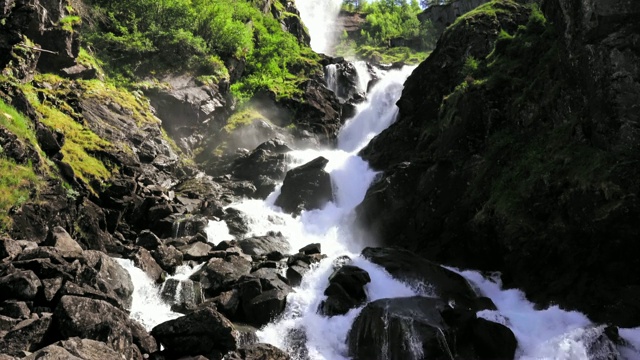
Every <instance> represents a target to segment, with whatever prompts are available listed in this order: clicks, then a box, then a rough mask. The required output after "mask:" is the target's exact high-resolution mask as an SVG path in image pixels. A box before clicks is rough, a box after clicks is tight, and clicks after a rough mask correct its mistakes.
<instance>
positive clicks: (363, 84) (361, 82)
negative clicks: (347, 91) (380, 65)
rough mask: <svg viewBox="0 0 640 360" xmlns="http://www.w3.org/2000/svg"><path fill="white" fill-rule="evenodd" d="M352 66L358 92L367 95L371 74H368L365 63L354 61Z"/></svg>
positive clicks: (367, 67)
mask: <svg viewBox="0 0 640 360" xmlns="http://www.w3.org/2000/svg"><path fill="white" fill-rule="evenodd" d="M353 66H354V67H355V68H356V73H357V74H358V91H359V92H363V93H367V90H368V89H367V88H368V87H369V81H371V74H370V73H369V66H368V65H367V62H366V61H355V62H354V63H353Z"/></svg>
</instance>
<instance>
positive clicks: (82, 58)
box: [76, 47, 104, 76]
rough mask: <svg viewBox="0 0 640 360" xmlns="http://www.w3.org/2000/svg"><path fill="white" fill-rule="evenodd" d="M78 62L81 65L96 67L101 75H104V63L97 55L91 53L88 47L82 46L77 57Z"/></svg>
mask: <svg viewBox="0 0 640 360" xmlns="http://www.w3.org/2000/svg"><path fill="white" fill-rule="evenodd" d="M76 62H77V63H78V64H80V65H84V66H86V67H88V68H92V69H96V71H97V72H98V74H99V75H100V76H104V70H103V69H102V65H101V64H100V61H98V59H96V57H95V56H93V55H92V54H90V53H89V52H88V51H87V49H85V48H84V47H80V51H79V52H78V57H77V58H76Z"/></svg>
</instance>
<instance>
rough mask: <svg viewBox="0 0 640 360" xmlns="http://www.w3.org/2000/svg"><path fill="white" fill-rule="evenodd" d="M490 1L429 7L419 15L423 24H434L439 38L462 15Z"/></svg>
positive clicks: (463, 0) (464, 0)
mask: <svg viewBox="0 0 640 360" xmlns="http://www.w3.org/2000/svg"><path fill="white" fill-rule="evenodd" d="M488 1H489V0H457V1H453V2H451V3H447V4H442V5H440V4H434V5H430V6H429V7H427V8H426V9H425V10H424V11H423V12H422V13H420V14H419V15H418V19H419V20H420V21H421V22H423V23H424V22H426V21H429V22H431V24H433V26H434V29H435V33H434V36H435V37H436V38H437V37H439V36H440V34H442V32H443V31H444V29H446V28H447V26H449V25H451V24H453V23H454V22H455V21H456V19H457V18H458V17H460V15H463V14H465V13H467V12H469V11H471V10H473V9H475V8H477V7H478V6H480V5H482V4H484V3H486V2H488Z"/></svg>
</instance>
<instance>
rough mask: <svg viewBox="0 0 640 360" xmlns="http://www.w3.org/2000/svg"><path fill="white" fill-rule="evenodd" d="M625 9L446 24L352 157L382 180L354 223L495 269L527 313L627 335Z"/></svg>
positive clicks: (630, 183) (629, 45)
mask: <svg viewBox="0 0 640 360" xmlns="http://www.w3.org/2000/svg"><path fill="white" fill-rule="evenodd" d="M638 6H639V5H638V4H635V3H633V2H629V1H613V2H609V1H597V0H596V1H586V2H584V1H583V2H574V1H564V0H548V1H545V2H544V3H543V4H542V6H541V9H542V11H540V10H536V9H535V8H534V10H533V11H532V10H531V7H530V6H524V5H518V4H516V3H515V2H512V1H507V0H500V1H492V2H491V3H489V4H486V5H483V6H481V7H480V8H478V9H476V10H474V11H472V12H471V13H469V14H467V15H465V16H463V17H461V18H460V19H458V20H457V21H456V22H455V23H454V24H453V26H451V27H449V28H448V29H447V30H446V31H445V33H444V34H443V35H442V37H441V38H440V40H439V42H438V45H437V48H436V49H435V51H434V52H433V53H432V55H431V56H430V57H429V58H428V59H427V60H426V61H425V62H423V63H422V64H421V65H420V66H419V67H418V68H417V69H416V70H415V71H414V73H413V74H412V75H411V77H410V78H409V79H408V80H407V82H406V84H405V89H404V91H403V95H402V98H401V99H400V101H399V102H398V106H399V108H400V115H399V118H398V120H397V122H396V123H395V124H394V125H392V126H391V127H390V128H389V129H388V130H387V131H385V132H383V133H382V134H381V135H380V136H378V137H377V138H376V139H374V140H373V141H372V142H371V144H370V145H369V146H368V147H367V148H365V149H364V150H363V152H362V155H363V156H364V157H365V158H367V159H368V160H369V161H370V162H371V164H372V165H373V166H374V167H376V168H378V169H381V170H384V174H383V176H382V177H381V179H380V180H379V181H378V182H376V183H375V184H374V185H373V186H372V188H371V189H370V190H369V192H368V193H367V196H366V198H365V200H364V202H363V203H362V204H361V205H360V206H359V208H358V218H359V220H360V222H361V224H362V225H363V226H364V227H370V228H371V229H372V230H371V233H372V236H377V237H379V239H380V240H381V241H382V242H383V243H386V244H393V245H399V246H403V247H407V248H410V249H412V250H416V251H419V252H421V253H422V254H424V255H425V256H427V257H429V258H431V259H435V260H437V261H441V262H445V263H448V264H453V265H455V266H460V267H472V268H480V269H486V270H499V271H502V272H503V279H504V281H505V284H506V285H508V286H514V287H519V288H523V289H524V290H525V291H526V293H527V295H528V296H529V297H530V298H531V299H532V300H535V301H538V302H540V303H543V304H544V303H552V302H553V303H560V304H561V305H563V306H567V307H569V308H576V309H579V310H581V311H584V312H586V313H587V314H588V315H589V316H590V317H592V319H594V320H595V321H607V322H613V323H616V324H619V325H624V326H637V325H638V324H640V309H639V308H638V307H637V306H636V305H635V300H634V299H635V298H637V296H638V294H639V293H640V283H639V281H638V279H637V278H634V277H629V276H627V271H628V270H627V269H630V268H634V267H635V266H637V265H638V264H639V263H638V259H637V257H635V256H634V255H631V254H634V253H637V251H638V250H639V249H638V245H637V241H636V239H637V238H638V235H640V234H639V232H640V230H639V229H638V228H637V226H635V225H634V224H635V222H636V220H634V219H637V218H638V216H639V215H640V203H639V202H638V200H637V195H638V191H639V187H638V185H637V182H636V181H635V180H634V179H636V178H637V176H638V175H639V172H640V171H639V170H638V167H637V166H636V165H637V154H638V150H639V149H638V145H639V144H640V142H639V138H638V136H637V134H638V130H639V129H638V122H637V116H638V111H637V104H639V103H640V98H639V96H640V88H639V87H638V86H639V79H640V78H639V76H638V75H639V73H638V69H639V67H638V65H637V64H638V55H639V54H640V52H639V49H640V48H639V42H638V39H639V36H640V35H639V34H640V31H639V30H640V29H639V28H638V25H637V24H638V15H639V14H640V11H639V7H638ZM472 29H473V30H472ZM389 209H393V210H394V211H389Z"/></svg>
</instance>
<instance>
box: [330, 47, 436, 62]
mask: <svg viewBox="0 0 640 360" xmlns="http://www.w3.org/2000/svg"><path fill="white" fill-rule="evenodd" d="M343 51H344V50H343ZM349 51H352V50H349ZM349 51H347V52H349ZM353 51H354V52H355V54H356V56H357V57H358V58H361V59H365V60H368V61H371V62H377V63H381V64H391V63H395V62H400V61H401V62H404V63H405V64H409V65H415V64H419V63H420V62H422V61H424V60H425V59H426V58H427V57H428V56H429V54H430V52H428V51H417V50H415V49H412V48H409V47H384V46H370V45H362V46H358V47H357V48H356V49H354V50H353ZM338 55H345V56H347V55H348V54H347V53H346V52H345V53H344V54H338Z"/></svg>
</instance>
